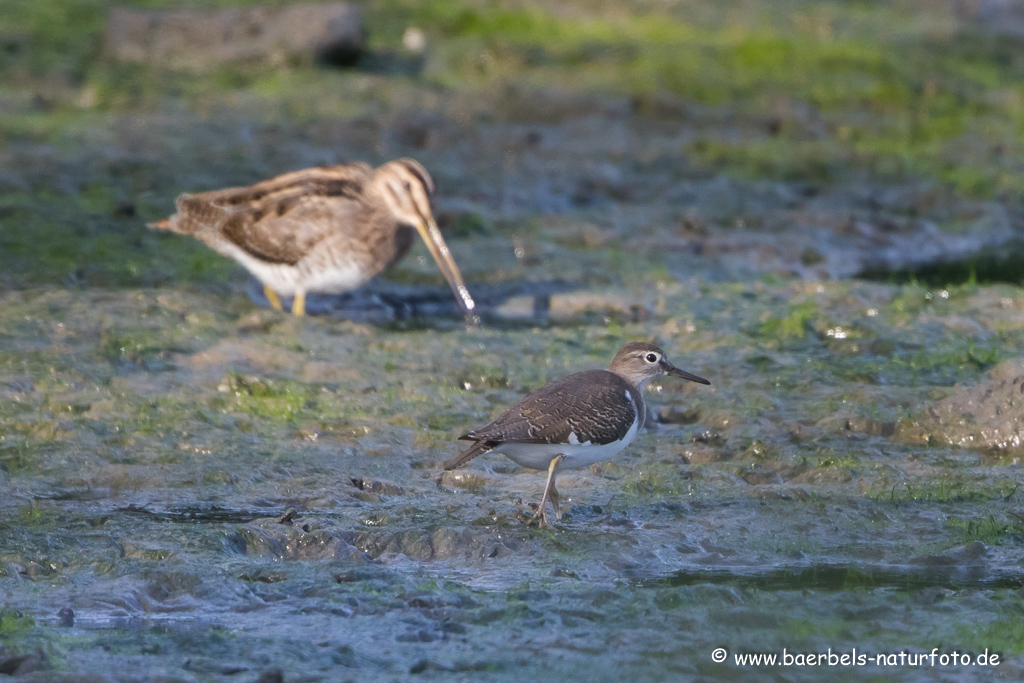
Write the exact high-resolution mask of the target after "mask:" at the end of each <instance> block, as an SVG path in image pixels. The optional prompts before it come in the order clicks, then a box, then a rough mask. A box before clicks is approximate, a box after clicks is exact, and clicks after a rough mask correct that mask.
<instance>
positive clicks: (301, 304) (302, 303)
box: [292, 289, 306, 316]
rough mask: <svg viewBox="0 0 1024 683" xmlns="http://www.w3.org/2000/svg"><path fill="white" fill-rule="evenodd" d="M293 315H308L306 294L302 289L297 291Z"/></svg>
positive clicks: (293, 304)
mask: <svg viewBox="0 0 1024 683" xmlns="http://www.w3.org/2000/svg"><path fill="white" fill-rule="evenodd" d="M292 315H300V316H301V315H306V293H305V292H304V291H302V290H301V289H297V290H295V298H294V299H292Z"/></svg>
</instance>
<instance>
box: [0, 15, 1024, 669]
mask: <svg viewBox="0 0 1024 683" xmlns="http://www.w3.org/2000/svg"><path fill="white" fill-rule="evenodd" d="M150 4H152V3H150ZM214 4H217V3H194V5H195V6H211V5H214ZM222 4H223V3H220V5H222ZM220 5H218V6H220ZM72 6H73V7H74V8H75V11H74V12H71V13H70V14H68V13H65V14H63V15H62V14H60V11H64V10H57V9H53V8H52V7H50V5H49V4H48V3H43V2H38V3H25V4H21V3H14V4H13V5H11V6H10V7H8V8H5V9H3V12H6V13H7V14H2V13H0V17H4V18H5V19H7V20H8V23H9V25H11V26H13V27H14V28H13V29H12V30H10V31H8V32H5V33H4V34H3V35H4V38H3V45H4V46H5V47H4V52H3V55H4V56H3V57H2V60H0V67H2V68H0V75H2V78H0V85H2V87H0V111H3V112H4V118H3V119H2V120H0V161H2V163H0V266H2V272H0V284H2V286H3V291H2V293H0V428H2V429H0V676H4V675H13V676H14V677H15V679H17V680H33V681H51V680H55V681H56V680H68V681H72V680H73V681H80V682H83V681H154V682H155V681H162V682H164V683H167V682H169V681H172V680H173V681H256V680H261V681H264V683H270V682H271V681H274V680H281V679H282V677H283V680H285V681H320V680H322V681H345V680H353V681H355V680H387V681H405V680H430V679H434V680H473V681H478V680H483V681H505V680H508V681H512V680H517V681H518V680H523V679H531V680H537V681H549V680H550V681H554V680H567V679H571V678H580V677H581V675H583V676H586V677H587V678H589V679H592V680H600V681H604V680H608V681H612V680H616V681H617V680H651V681H655V680H659V681H660V680H719V679H723V680H724V679H728V680H820V679H821V678H822V676H823V675H825V674H827V675H828V676H830V677H837V678H838V679H839V680H892V679H893V678H894V677H895V676H898V677H899V679H900V680H922V681H924V680H928V681H930V680H942V681H947V680H950V681H952V680H978V679H982V680H984V679H990V678H1002V679H1005V680H1016V679H1018V678H1020V677H1021V676H1022V675H1024V626H1022V624H1024V621H1022V619H1021V617H1022V613H1024V601H1022V597H1024V593H1022V586H1024V570H1022V565H1021V563H1022V559H1024V505H1022V502H1021V501H1022V498H1021V496H1024V492H1020V491H1019V490H1018V488H1019V485H1020V482H1021V479H1022V476H1024V472H1022V468H1021V464H1020V459H1021V457H1022V456H1024V449H1022V447H1021V438H1022V436H1024V434H1022V428H1021V425H1024V420H1022V419H1021V416H1020V413H1021V407H1020V405H1019V400H1018V399H1017V398H1016V394H1015V393H1014V391H1015V389H1014V387H1016V386H1017V385H1015V384H1014V380H1015V379H1017V378H1018V377H1019V376H1020V374H1022V369H1021V365H1020V360H1019V358H1020V357H1021V356H1022V355H1024V353H1022V349H1024V289H1022V287H1021V284H1022V282H1021V278H1020V272H1021V270H1020V263H1021V261H1020V260H1019V259H1017V258H1016V257H1015V256H1014V254H1015V253H1019V252H1016V251H1015V250H1016V249H1017V247H1016V246H1015V245H1016V244H1019V240H1020V237H1021V232H1022V230H1024V210H1022V206H1021V203H1020V186H1019V184H1018V183H1019V182H1020V177H1024V176H1020V177H1018V176H1019V174H1017V171H1019V170H1020V169H1021V168H1022V160H1024V154H1022V153H1021V151H1020V150H1021V147H1022V142H1021V138H1020V130H1024V128H1022V127H1021V126H1022V125H1024V124H1022V117H1024V114H1022V110H1024V107H1022V105H1021V102H1024V92H1022V91H1021V87H1020V82H1021V81H1020V76H1021V74H1022V73H1024V65H1022V63H1021V60H1020V58H1019V56H1018V55H1019V54H1021V52H1015V48H1014V46H1017V45H1019V42H1014V41H1019V40H1020V37H1019V36H1017V35H1016V34H1015V33H1014V30H1015V29H1014V27H1015V26H1016V25H1017V24H1015V23H1014V22H1015V21H1017V15H1016V14H1014V12H1015V9H1014V7H1015V6H1014V5H1012V4H1009V3H1005V4H1004V3H951V4H945V3H933V4H932V5H929V6H928V7H927V8H925V9H921V8H917V7H908V6H905V5H903V4H901V3H891V4H890V3H867V4H865V3H851V4H845V3H838V4H818V3H801V2H792V3H787V4H785V5H784V8H783V9H782V10H780V9H779V6H778V5H775V6H774V7H773V8H768V7H766V5H762V4H760V3H751V2H747V3H723V4H721V5H715V7H709V6H707V4H706V3H695V4H690V3H677V4H673V3H660V4H657V5H654V4H646V3H640V2H638V3H635V4H634V5H633V6H631V7H632V14H630V13H626V12H624V11H623V10H622V8H621V7H620V6H618V5H617V4H602V3H598V2H575V3H559V4H555V3H547V2H542V3H539V4H536V5H529V6H527V5H519V4H516V3H505V4H497V3H491V4H484V3H473V2H467V3H461V4H458V5H457V7H458V8H460V9H459V11H458V12H456V11H454V10H451V11H449V9H446V6H445V5H444V4H443V3H419V4H408V5H407V4H403V3H399V2H371V3H369V4H368V5H366V8H367V10H368V11H367V15H366V21H367V26H368V30H369V37H368V52H367V53H366V55H364V57H363V58H362V60H361V61H360V62H359V63H357V65H356V66H355V67H352V68H348V69H343V70H338V69H333V68H328V67H324V66H317V65H315V64H288V65H277V66H274V67H266V66H258V67H257V66H244V67H239V68H238V69H237V70H235V71H231V72H228V71H224V70H223V69H218V70H216V71H215V72H212V73H209V74H199V75H196V74H190V75H188V76H183V75H182V74H176V73H171V72H166V73H165V72H156V71H152V70H146V69H140V68H139V67H135V66H132V67H125V66H120V65H116V64H112V63H110V62H109V61H104V59H103V57H102V54H101V51H100V50H99V49H98V43H97V42H96V41H98V40H99V39H100V38H99V36H100V35H101V33H102V17H103V16H104V13H105V11H106V8H107V7H108V5H107V4H106V3H104V2H99V1H98V0H97V1H96V2H88V3H87V2H82V3H78V4H74V3H72ZM452 6H456V5H452ZM47 7H50V10H49V11H51V12H57V14H56V15H53V16H49V15H46V14H45V12H44V11H43V9H41V8H47ZM11 8H14V9H11ZM75 12H77V14H76V13H75ZM459 12H461V14H460V13H459ZM54 17H57V18H59V19H61V21H65V22H66V21H71V22H77V26H78V27H79V30H78V31H74V32H72V31H67V30H64V29H60V30H58V29H56V28H54V26H58V25H59V26H63V24H61V23H60V22H56V23H55V19H54ZM410 26H413V27H417V28H422V30H423V32H424V33H425V35H426V36H427V48H426V51H425V52H424V53H422V54H420V53H412V52H410V51H408V50H407V49H406V48H404V47H403V43H402V36H403V34H404V32H405V30H406V29H407V28H409V27H410ZM687 37H688V38H687ZM683 38H686V40H683ZM659 40H662V41H664V44H662V43H659V42H658V41H659ZM808 51H809V53H810V55H811V56H810V57H808V58H807V59H806V61H805V60H804V58H803V57H801V56H800V55H805V54H808ZM780 55H781V56H780ZM940 56H941V59H940V58H939V57H940ZM666 60H667V61H666ZM672 60H677V61H672ZM773 60H774V61H773ZM772 64H775V65H777V66H778V68H774V67H771V65H772ZM766 65H767V66H766ZM823 65H824V66H823ZM922 65H925V66H922ZM668 67H672V68H671V69H669V68H668ZM673 69H674V70H673ZM929 70H931V71H929ZM677 71H678V72H679V73H682V74H684V75H685V74H688V75H689V77H688V79H682V78H678V79H674V78H673V77H672V74H674V73H676V72H677ZM645 79H646V80H645ZM834 83H839V84H840V85H842V87H838V86H837V87H836V88H833V89H830V86H829V84H834ZM872 84H873V85H872ZM855 86H856V87H855ZM844 98H846V99H844ZM401 155H409V156H414V157H416V158H417V159H419V160H421V161H422V162H423V163H424V165H425V166H426V167H427V168H428V169H429V170H430V171H431V173H432V174H433V176H434V178H435V180H436V181H437V185H438V197H437V203H436V204H437V213H438V217H439V222H440V223H441V224H442V226H443V228H444V230H445V233H446V236H447V238H448V240H449V244H450V245H451V248H452V251H453V253H454V255H455V257H456V260H457V261H458V262H459V264H460V265H461V266H462V268H463V272H464V273H465V275H466V278H467V281H468V282H469V285H470V287H471V289H472V291H473V292H474V293H475V294H477V295H478V297H479V298H480V299H481V302H482V308H483V313H484V318H485V324H484V325H483V326H482V327H481V328H479V329H471V330H467V329H465V327H464V326H463V325H462V323H461V321H460V320H459V318H458V315H457V312H456V309H455V307H454V304H453V302H451V301H450V293H448V292H447V290H446V288H445V286H444V284H443V281H442V280H441V278H440V276H439V275H438V274H437V273H436V270H435V269H434V267H433V266H432V264H431V263H430V261H429V256H428V255H427V252H426V250H425V249H424V248H423V247H422V246H418V247H417V248H416V250H415V251H414V253H413V254H412V255H410V256H409V257H408V258H407V259H406V260H405V261H404V262H403V263H401V264H399V266H398V267H397V268H395V269H394V270H392V271H391V272H389V273H388V274H387V275H386V276H385V277H384V278H382V279H381V280H378V281H376V282H375V283H373V284H372V285H371V286H370V287H369V288H368V289H367V291H364V292H362V293H360V294H358V295H355V296H352V297H343V298H332V297H318V298H315V299H312V300H311V302H310V309H311V310H312V311H313V312H314V313H317V314H318V315H315V316H313V317H310V318H306V319H295V318H292V317H290V316H287V315H284V314H281V313H276V312H274V311H272V310H269V309H267V308H266V306H265V301H264V300H263V299H262V298H261V296H260V295H259V293H258V291H257V290H258V288H257V287H255V286H254V283H253V282H252V281H251V280H250V279H249V278H248V276H247V275H246V274H245V273H244V271H242V270H241V269H240V268H239V267H237V266H236V265H234V264H233V263H232V262H230V261H227V260H225V259H222V258H221V257H219V256H216V255H215V254H212V253H211V252H209V251H208V250H206V249H205V248H204V247H202V246H201V245H199V244H196V243H193V242H190V241H188V240H186V239H184V238H181V237H178V236H174V235H165V234H156V233H151V232H148V231H147V230H146V229H145V227H144V222H145V221H146V220H152V219H155V218H158V217H160V216H162V215H164V214H166V213H167V212H169V211H170V209H171V207H172V205H173V198H174V196H175V195H176V194H177V193H178V192H180V191H185V190H201V189H210V188H214V187H221V186H226V185H231V184H238V183H245V182H251V181H255V180H258V179H260V178H263V177H266V176H269V175H272V174H274V173H279V172H283V171H286V170H290V169H294V168H299V167H303V166H308V165H313V164H325V163H335V162H340V161H348V160H353V159H363V160H367V161H370V162H372V163H379V162H381V161H383V160H386V159H389V158H393V157H396V156H401ZM986 248H989V251H987V252H986V251H985V249H986ZM978 254H980V256H979V255H978ZM631 340H652V341H655V342H657V343H659V344H660V345H662V346H663V347H664V348H665V349H666V351H667V353H668V355H669V357H670V358H671V359H672V360H673V361H674V362H675V363H676V364H677V365H679V366H680V367H683V368H685V369H687V370H691V371H693V372H695V373H697V374H699V375H702V376H705V377H708V378H709V379H710V380H711V381H712V386H711V387H702V386H698V385H693V384H682V383H679V382H674V381H672V380H664V381H661V382H656V383H654V384H653V385H652V386H650V387H649V388H648V396H647V400H648V402H649V404H650V408H651V417H652V418H653V419H652V420H651V421H650V426H649V429H648V430H647V432H646V433H645V434H643V435H641V436H640V437H639V438H638V439H637V441H636V442H635V443H634V444H633V446H631V447H630V448H629V449H628V450H627V451H625V452H623V453H622V454H620V455H619V456H618V457H617V458H616V459H615V460H614V461H613V462H610V463H606V464H603V465H600V466H594V467H592V468H591V469H589V470H584V471H577V472H569V473H566V474H563V475H561V476H560V477H559V484H560V491H561V493H562V497H563V505H564V506H565V507H566V508H568V512H567V514H566V516H565V518H564V519H563V520H562V523H561V524H560V525H559V526H558V528H557V529H555V530H552V531H538V530H536V529H528V528H527V527H526V526H525V525H524V520H525V519H526V518H527V517H528V516H529V515H530V514H531V513H532V511H533V510H532V508H531V503H535V502H536V501H537V500H539V497H540V494H541V489H542V486H543V476H542V475H541V474H539V473H536V472H531V471H528V470H524V469H522V468H519V467H518V466H516V465H515V464H514V463H511V462H510V461H507V460H504V459H502V458H501V457H500V456H488V457H484V458H481V459H479V460H478V461H475V462H474V463H473V465H472V466H470V467H468V468H466V469H464V470H460V471H457V472H454V473H444V474H442V470H441V464H442V463H443V462H444V461H445V460H447V459H450V458H451V457H452V456H453V455H454V454H455V453H456V452H457V450H458V445H457V444H456V442H455V438H456V437H458V436H459V435H460V434H462V433H464V432H466V431H468V430H469V429H472V428H473V427H475V426H480V425H481V424H483V423H485V422H486V421H488V420H489V419H490V418H492V417H494V416H495V415H496V414H498V413H500V412H501V411H502V410H503V409H504V408H505V407H507V406H509V405H510V404H511V403H513V402H514V401H515V400H517V399H518V398H519V397H521V396H522V395H523V394H524V393H525V392H527V391H529V390H531V389H533V388H536V387H538V386H540V385H541V384H543V383H545V382H546V381H549V380H551V379H554V378H557V377H560V376H562V375H564V374H567V373H570V372H573V371H576V370H581V369H585V368H591V367H601V366H604V365H606V364H607V362H608V361H609V360H610V358H611V357H612V355H613V354H614V352H615V350H616V349H617V348H618V347H619V346H621V345H622V344H623V343H625V342H627V341H631ZM978 406H982V408H979V407H978ZM1004 415H1005V416H1006V420H1005V421H1004V422H1002V423H999V420H998V418H999V416H1004ZM993 420H995V421H996V423H997V424H995V427H1001V428H1002V431H999V430H996V431H993V424H994V423H993ZM718 647H722V648H726V649H727V651H728V652H729V653H730V657H729V659H728V660H727V661H726V662H725V663H715V662H713V661H712V657H711V653H712V650H714V649H715V648H718ZM783 648H786V649H787V650H788V651H789V652H805V653H806V652H824V651H826V650H827V649H828V648H831V649H832V651H833V652H850V651H852V650H853V648H856V649H857V651H858V652H867V653H869V654H877V653H898V652H900V651H901V650H906V651H908V652H917V651H931V650H932V649H933V648H939V649H940V651H944V652H952V651H953V650H956V651H958V652H967V653H971V654H972V655H973V654H977V653H981V652H983V651H985V650H986V649H988V650H989V652H995V653H999V655H1000V657H1001V659H1000V663H999V665H998V666H995V667H987V668H978V667H967V666H959V667H953V666H950V667H941V666H934V667H932V666H924V667H920V666H918V667H903V668H900V669H899V670H898V671H897V672H896V673H894V672H893V670H892V668H891V667H889V668H882V667H878V666H871V665H869V666H865V667H833V668H830V669H828V670H826V671H825V672H824V673H823V671H822V670H820V669H815V668H807V667H803V668H801V667H790V668H783V667H766V666H762V667H749V668H740V667H738V666H737V665H736V664H735V663H734V661H733V659H732V657H731V655H732V654H733V653H737V652H741V653H742V652H777V653H781V651H782V649H783Z"/></svg>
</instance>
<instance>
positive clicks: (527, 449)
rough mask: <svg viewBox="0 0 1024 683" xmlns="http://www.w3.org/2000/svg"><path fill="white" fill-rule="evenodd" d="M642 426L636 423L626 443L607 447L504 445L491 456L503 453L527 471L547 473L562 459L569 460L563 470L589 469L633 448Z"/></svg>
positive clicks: (617, 443) (564, 463) (626, 438)
mask: <svg viewBox="0 0 1024 683" xmlns="http://www.w3.org/2000/svg"><path fill="white" fill-rule="evenodd" d="M639 422H640V421H639V420H634V421H633V426H632V427H630V428H629V431H628V432H626V436H625V437H624V438H623V439H622V441H613V442H612V443H609V444H604V445H603V446H594V445H591V444H590V443H589V442H587V443H582V444H579V445H574V444H527V443H503V444H501V445H500V446H498V447H497V448H495V449H494V450H493V451H491V452H492V453H502V454H504V455H506V456H508V457H509V458H511V459H512V460H515V461H516V462H517V463H519V464H520V465H522V466H523V467H529V468H530V469H533V470H546V469H547V468H548V465H549V464H551V460H552V459H553V458H555V457H556V456H558V455H564V456H565V459H564V460H562V464H561V465H559V467H558V469H560V470H564V469H573V468H577V467H589V466H590V465H593V464H594V463H595V462H603V461H605V460H610V459H611V458H612V457H613V456H614V455H615V454H616V453H618V452H619V451H621V450H622V449H623V448H625V447H626V446H628V445H629V444H631V443H632V442H633V439H635V438H636V433H637V430H638V427H639Z"/></svg>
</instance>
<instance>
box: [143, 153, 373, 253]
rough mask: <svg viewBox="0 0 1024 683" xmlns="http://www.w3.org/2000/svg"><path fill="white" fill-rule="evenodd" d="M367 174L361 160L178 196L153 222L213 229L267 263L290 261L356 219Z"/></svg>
mask: <svg viewBox="0 0 1024 683" xmlns="http://www.w3.org/2000/svg"><path fill="white" fill-rule="evenodd" d="M372 173H373V169H371V168H370V167H369V166H367V165H366V164H361V163H357V164H344V165H338V166H328V167H324V168H308V169H304V170H302V171H294V172H292V173H285V174H284V175H280V176H277V177H276V178H271V179H270V180H265V181H263V182H260V183H256V184H255V185H249V186H248V187H231V188H227V189H224V190H214V191H212V192H203V193H200V194H183V195H181V196H180V197H178V201H177V208H178V213H176V214H175V215H174V216H172V217H171V218H170V219H168V220H167V222H166V224H163V222H161V223H159V224H154V226H153V227H158V228H167V229H170V230H174V231H175V232H180V233H184V234H190V235H196V236H197V237H200V236H201V234H202V233H203V232H204V231H208V230H214V231H216V232H217V233H219V235H220V236H222V237H223V238H225V239H227V240H228V241H230V242H231V243H233V244H235V245H236V246H238V247H240V248H241V249H243V250H245V251H246V252H248V253H250V254H252V255H253V256H255V257H257V258H259V259H261V260H263V261H266V262H270V263H287V264H294V263H297V262H298V261H299V260H301V259H302V257H303V256H305V255H306V254H308V253H309V252H310V251H311V250H312V249H313V247H314V246H315V245H316V244H318V243H319V242H320V241H322V240H323V239H324V238H326V237H328V236H330V235H332V234H336V233H337V231H338V228H339V226H340V225H355V224H362V222H361V221H359V220H358V219H357V218H356V215H357V214H358V213H360V212H363V211H365V210H366V204H365V202H364V201H363V200H364V197H365V190H366V186H367V183H368V181H369V179H370V177H371V175H372Z"/></svg>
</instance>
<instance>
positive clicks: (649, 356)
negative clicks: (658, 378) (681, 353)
mask: <svg viewBox="0 0 1024 683" xmlns="http://www.w3.org/2000/svg"><path fill="white" fill-rule="evenodd" d="M644 360H646V361H647V362H648V363H657V362H658V356H657V355H655V354H653V353H649V354H647V356H646V357H644Z"/></svg>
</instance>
